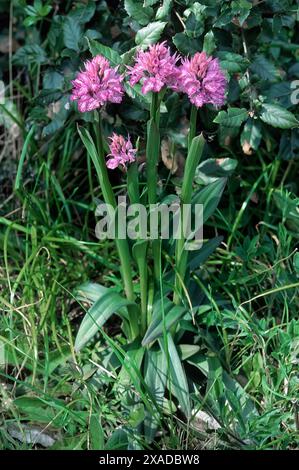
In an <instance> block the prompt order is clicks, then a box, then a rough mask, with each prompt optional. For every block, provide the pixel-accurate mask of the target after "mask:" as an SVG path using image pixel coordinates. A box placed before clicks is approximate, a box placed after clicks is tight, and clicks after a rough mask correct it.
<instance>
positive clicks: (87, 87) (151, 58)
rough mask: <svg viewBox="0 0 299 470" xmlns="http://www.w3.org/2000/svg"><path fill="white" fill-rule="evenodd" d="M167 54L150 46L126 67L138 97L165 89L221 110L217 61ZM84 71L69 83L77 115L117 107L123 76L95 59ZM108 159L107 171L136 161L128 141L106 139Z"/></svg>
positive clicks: (221, 85) (222, 97) (117, 137)
mask: <svg viewBox="0 0 299 470" xmlns="http://www.w3.org/2000/svg"><path fill="white" fill-rule="evenodd" d="M179 60H180V57H179V56H178V55H177V54H171V51H170V48H169V47H167V45H166V42H162V43H160V44H154V45H152V46H150V47H149V49H148V50H147V51H139V52H138V53H137V55H136V57H135V64H134V66H133V67H128V75H129V76H130V85H131V86H134V85H136V84H137V83H141V84H142V88H141V90H142V93H144V94H147V93H149V92H154V93H158V92H159V91H161V90H162V89H163V88H164V87H165V86H166V87H169V88H171V89H172V90H174V91H177V92H182V93H186V94H187V96H188V98H189V99H190V101H191V103H192V104H194V105H195V106H196V107H197V108H201V107H202V106H203V105H205V104H212V105H214V106H216V107H219V106H221V105H222V104H223V103H224V101H225V91H226V85H227V81H226V78H225V75H224V73H223V71H222V70H221V68H220V65H219V62H218V60H217V59H213V58H212V57H208V56H207V55H206V53H205V52H197V53H196V54H194V56H193V57H191V58H183V59H182V60H181V64H180V65H178V61H179ZM84 65H85V69H84V70H83V71H81V72H79V73H78V75H77V77H76V79H75V80H73V81H72V84H73V91H72V94H71V100H73V101H78V109H79V111H80V112H81V113H85V112H86V111H92V110H94V109H97V108H100V107H102V106H104V105H105V104H106V103H109V102H111V103H120V102H121V101H122V98H123V95H124V87H123V84H122V81H123V76H122V75H120V74H119V73H118V71H117V67H116V68H112V67H111V66H110V64H109V61H108V60H107V59H105V58H104V57H102V56H100V55H98V56H96V57H94V58H93V59H92V60H89V61H87V62H86V63H85V64H84ZM110 140H111V143H110V146H109V147H110V152H111V153H110V154H109V155H108V157H110V158H109V159H108V160H107V167H108V168H111V169H114V168H117V167H119V166H121V167H124V168H126V164H127V163H130V162H133V161H134V160H135V159H136V152H137V151H136V149H134V148H133V146H132V143H131V140H130V137H128V139H125V138H124V137H123V136H121V135H117V134H113V135H112V137H110Z"/></svg>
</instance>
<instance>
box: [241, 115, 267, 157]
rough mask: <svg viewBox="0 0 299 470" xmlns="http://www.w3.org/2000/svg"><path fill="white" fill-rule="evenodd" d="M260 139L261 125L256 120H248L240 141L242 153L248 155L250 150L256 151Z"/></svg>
mask: <svg viewBox="0 0 299 470" xmlns="http://www.w3.org/2000/svg"><path fill="white" fill-rule="evenodd" d="M261 138H262V132H261V123H260V122H259V121H258V120H257V119H252V118H249V119H248V120H247V121H246V123H245V126H244V129H243V131H242V134H241V137H240V141H241V145H242V149H243V152H244V153H245V154H246V155H250V154H251V153H252V150H257V149H258V147H259V145H260V142H261Z"/></svg>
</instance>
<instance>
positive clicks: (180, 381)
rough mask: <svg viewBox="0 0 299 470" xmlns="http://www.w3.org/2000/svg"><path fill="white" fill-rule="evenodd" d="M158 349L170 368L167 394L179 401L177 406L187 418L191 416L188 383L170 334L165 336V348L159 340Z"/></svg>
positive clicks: (162, 341)
mask: <svg viewBox="0 0 299 470" xmlns="http://www.w3.org/2000/svg"><path fill="white" fill-rule="evenodd" d="M159 343H160V347H161V349H162V350H163V351H164V354H165V356H166V357H165V359H164V360H165V361H167V358H169V366H170V378H171V384H170V386H169V385H168V383H167V386H168V389H169V392H170V393H171V394H174V395H175V396H176V398H177V399H178V401H179V404H180V406H181V408H182V411H183V413H184V414H185V416H186V417H187V418H190V416H191V403H190V393H189V388H188V382H187V379H186V374H185V370H184V368H183V365H182V363H181V360H180V357H179V355H178V352H177V350H176V347H175V344H174V342H173V339H172V336H171V335H170V334H168V335H167V348H168V349H166V345H165V344H164V340H163V339H160V340H159Z"/></svg>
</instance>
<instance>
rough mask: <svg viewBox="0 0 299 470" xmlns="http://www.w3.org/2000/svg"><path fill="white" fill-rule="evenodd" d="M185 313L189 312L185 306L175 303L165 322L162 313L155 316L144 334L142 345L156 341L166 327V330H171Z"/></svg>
mask: <svg viewBox="0 0 299 470" xmlns="http://www.w3.org/2000/svg"><path fill="white" fill-rule="evenodd" d="M185 313H187V310H186V309H185V307H182V306H179V305H175V306H174V307H172V308H171V310H170V311H169V312H168V313H167V314H166V315H165V319H164V322H163V317H162V314H160V315H159V316H158V317H156V318H154V319H153V320H152V322H151V323H150V325H149V327H148V329H147V331H146V333H145V335H144V338H143V340H142V345H143V346H146V345H147V344H149V343H152V342H153V341H155V339H157V338H159V337H160V336H162V335H163V332H164V328H165V330H166V331H169V330H170V328H171V327H172V326H174V325H176V324H177V322H178V321H179V320H180V318H182V316H183V315H184V314H185Z"/></svg>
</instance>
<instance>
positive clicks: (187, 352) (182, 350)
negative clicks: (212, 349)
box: [177, 344, 200, 361]
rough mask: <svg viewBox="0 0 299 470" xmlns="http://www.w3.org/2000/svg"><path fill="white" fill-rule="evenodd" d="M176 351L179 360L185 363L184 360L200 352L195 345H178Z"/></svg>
mask: <svg viewBox="0 0 299 470" xmlns="http://www.w3.org/2000/svg"><path fill="white" fill-rule="evenodd" d="M177 349H178V353H179V355H180V358H181V360H182V361H185V360H186V359H189V357H192V356H194V355H195V354H197V353H198V351H199V350H200V346H198V345H196V344H179V345H178V347H177Z"/></svg>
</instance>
